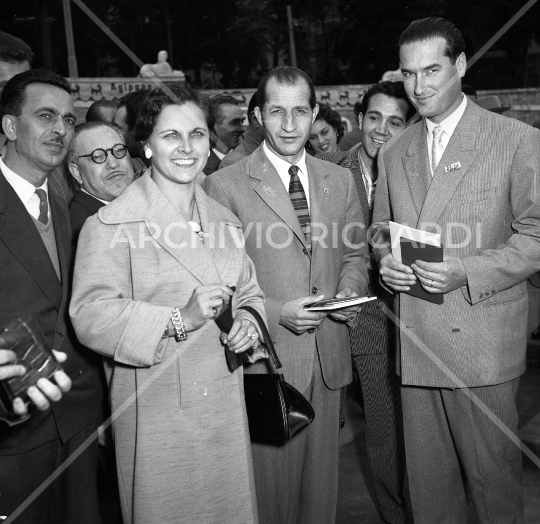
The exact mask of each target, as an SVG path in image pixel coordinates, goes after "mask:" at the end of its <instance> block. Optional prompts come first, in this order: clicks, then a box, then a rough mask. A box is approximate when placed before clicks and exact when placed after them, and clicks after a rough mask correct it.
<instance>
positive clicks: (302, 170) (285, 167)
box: [263, 140, 310, 210]
mask: <svg viewBox="0 0 540 524" xmlns="http://www.w3.org/2000/svg"><path fill="white" fill-rule="evenodd" d="M263 149H264V153H265V155H266V158H268V160H270V162H271V164H272V165H273V166H274V167H275V168H276V171H277V172H278V175H279V178H281V181H282V182H283V185H284V186H285V189H286V190H287V193H288V192H289V184H290V182H291V175H289V168H290V167H291V166H292V165H293V164H289V162H287V161H286V160H283V159H282V158H279V157H278V156H277V155H276V154H275V153H273V152H272V151H270V148H269V147H268V146H267V145H266V140H265V141H264V142H263ZM294 165H295V166H297V167H298V168H299V171H298V178H299V179H300V182H302V186H303V188H304V193H305V194H306V200H307V205H308V210H310V204H309V179H308V172H307V165H306V150H305V149H304V152H303V154H302V157H301V158H300V160H299V161H298V162H297V163H296V164H294Z"/></svg>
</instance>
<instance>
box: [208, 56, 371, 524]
mask: <svg viewBox="0 0 540 524" xmlns="http://www.w3.org/2000/svg"><path fill="white" fill-rule="evenodd" d="M257 97H258V103H259V106H258V107H257V108H256V115H257V119H258V120H259V122H260V123H261V124H262V125H263V126H264V130H265V140H264V142H263V144H262V145H261V146H260V147H259V148H258V149H257V150H256V151H255V152H254V153H253V154H251V155H250V156H248V157H246V158H243V159H242V160H240V161H239V162H237V163H236V164H233V165H232V166H229V167H226V168H224V169H220V170H219V171H218V172H216V173H214V174H213V175H211V176H209V177H208V178H207V179H206V180H205V187H206V189H207V192H208V194H209V195H210V196H211V197H212V198H214V199H216V200H218V201H219V202H220V203H222V204H223V205H225V206H227V207H228V208H229V209H231V210H232V211H233V212H234V213H235V214H236V215H237V216H238V218H239V219H240V221H241V222H242V226H243V228H244V230H245V236H246V251H247V253H248V255H249V256H250V257H251V258H252V260H253V262H254V264H255V268H256V270H257V280H258V282H259V285H260V286H261V288H262V290H263V291H264V293H265V296H266V313H267V317H268V326H269V331H270V334H271V336H272V339H273V340H275V341H277V345H276V351H277V353H278V356H279V358H280V360H281V363H282V364H283V373H284V375H285V377H286V379H287V381H288V382H290V383H291V384H292V385H293V386H294V387H296V388H297V389H298V390H299V391H301V392H302V393H303V394H304V395H305V396H306V397H307V398H308V400H309V401H310V402H311V403H312V405H313V408H314V410H315V420H314V421H313V423H312V424H311V425H310V426H309V427H308V428H307V429H306V430H304V431H303V432H302V433H300V434H299V435H297V436H295V437H294V439H292V440H291V441H288V442H285V443H283V444H282V445H278V444H276V445H272V444H268V443H262V442H257V443H253V446H252V453H253V465H254V472H255V487H256V490H257V501H258V507H259V520H260V522H261V523H264V524H275V523H277V522H279V523H280V524H297V523H301V524H312V523H314V522H324V523H325V524H332V523H333V522H334V521H335V515H336V502H337V483H338V478H337V474H338V435H339V403H340V388H342V387H343V386H345V385H347V384H348V383H349V382H350V381H351V360H350V346H349V335H348V331H347V324H346V323H347V322H348V321H351V320H353V319H354V317H355V316H356V312H357V311H358V309H359V308H358V307H352V308H349V309H342V310H338V311H336V312H333V313H331V314H329V315H328V314H327V312H313V311H308V310H306V309H305V305H306V304H309V303H312V302H315V301H317V300H320V299H321V298H323V297H326V298H333V297H336V296H337V297H338V298H343V297H345V296H355V295H360V296H363V295H365V294H366V291H367V284H368V275H367V267H366V258H367V249H366V247H367V246H366V245H365V244H364V240H365V229H364V227H363V224H362V210H361V207H360V202H359V200H358V196H357V194H356V189H355V187H354V181H353V178H352V176H351V174H350V172H349V171H347V170H346V169H342V168H340V167H338V166H335V165H332V164H330V163H328V162H323V161H321V160H318V159H316V158H313V157H311V156H309V155H306V152H305V149H304V146H305V143H306V141H307V138H308V135H309V131H310V129H311V124H312V123H313V121H314V120H315V116H316V115H317V111H318V106H317V103H316V99H315V90H314V88H313V84H312V82H311V79H310V78H309V76H308V75H306V73H304V72H303V71H301V70H299V69H296V68H294V67H278V68H276V69H273V70H272V71H270V73H268V75H267V76H266V77H265V78H263V80H261V83H260V84H259V89H258V94H257ZM266 371H267V369H266V365H265V363H262V364H260V365H257V364H255V365H254V366H253V367H251V368H248V369H246V372H248V373H250V372H253V373H265V372H266Z"/></svg>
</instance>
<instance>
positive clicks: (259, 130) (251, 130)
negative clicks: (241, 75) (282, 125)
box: [218, 92, 264, 169]
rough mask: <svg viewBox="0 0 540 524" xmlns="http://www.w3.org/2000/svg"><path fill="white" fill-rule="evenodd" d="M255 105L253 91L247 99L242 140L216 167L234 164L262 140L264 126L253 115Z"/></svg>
mask: <svg viewBox="0 0 540 524" xmlns="http://www.w3.org/2000/svg"><path fill="white" fill-rule="evenodd" d="M256 107H257V92H255V93H253V96H252V97H251V99H250V101H249V105H248V109H247V119H248V126H247V129H246V133H245V134H244V140H242V142H241V143H240V144H239V145H237V146H236V147H235V148H234V149H232V150H231V151H229V152H228V153H227V154H226V155H225V158H224V159H223V160H222V161H221V163H220V164H219V167H218V169H222V168H223V167H227V166H232V165H233V164H236V162H238V161H239V160H242V158H244V157H246V156H249V155H251V153H253V152H254V151H255V149H257V148H258V147H259V146H260V145H261V143H262V141H263V140H264V128H263V126H262V124H261V123H260V122H259V121H258V120H257V117H256V116H255V108H256Z"/></svg>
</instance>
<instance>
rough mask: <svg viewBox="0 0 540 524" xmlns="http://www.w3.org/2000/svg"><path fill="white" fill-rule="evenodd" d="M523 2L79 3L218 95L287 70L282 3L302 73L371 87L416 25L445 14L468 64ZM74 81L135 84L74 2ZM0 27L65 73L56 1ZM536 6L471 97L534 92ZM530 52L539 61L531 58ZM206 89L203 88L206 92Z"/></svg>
mask: <svg viewBox="0 0 540 524" xmlns="http://www.w3.org/2000/svg"><path fill="white" fill-rule="evenodd" d="M525 2H526V0H497V1H496V2H494V1H493V0H409V1H407V0H371V1H366V0H196V1H193V0H152V1H141V0H85V3H86V4H87V6H88V7H89V8H90V9H92V11H94V13H95V14H96V15H97V16H98V17H99V18H100V19H101V20H103V21H104V22H105V23H106V24H107V25H108V26H109V28H110V29H111V30H112V31H113V32H114V33H115V34H116V35H117V36H118V37H119V38H120V39H121V40H123V41H124V43H125V44H127V45H128V46H129V47H130V48H131V50H132V51H133V52H134V53H135V54H136V55H137V56H138V57H139V58H140V59H141V60H142V61H143V62H144V63H154V62H155V61H156V55H157V52H158V51H159V50H160V49H167V50H169V61H170V62H171V64H172V65H173V67H174V68H175V69H182V70H184V71H191V72H192V73H191V78H190V80H191V81H193V82H194V83H196V84H199V85H200V84H201V83H202V79H201V76H200V71H201V69H204V70H206V71H211V72H216V73H220V74H221V75H222V78H221V82H222V84H223V86H224V87H227V88H231V87H254V86H255V85H256V84H257V82H258V80H259V79H260V77H261V76H262V75H263V74H264V73H265V72H266V71H267V70H268V69H270V68H272V67H274V66H276V65H278V64H279V63H290V59H289V37H288V28H287V13H286V6H287V4H289V5H291V7H292V11H293V17H294V33H295V40H296V51H297V57H298V66H299V67H301V68H302V69H304V70H305V71H307V72H308V73H309V74H310V75H311V76H312V77H313V79H314V81H315V83H316V84H317V85H332V84H351V83H372V82H376V81H378V80H379V79H380V78H381V76H382V74H383V73H384V72H385V71H387V70H389V69H396V68H397V67H398V65H399V64H398V62H399V60H398V52H397V41H398V38H399V35H400V34H401V32H402V31H403V30H404V29H405V28H406V27H407V25H408V24H409V23H410V22H411V21H412V20H415V19H417V18H423V17H426V16H443V17H445V18H448V19H449V20H452V21H453V22H454V23H455V24H456V25H457V26H458V27H459V29H460V30H461V31H462V32H463V34H464V35H465V38H466V40H467V46H468V51H467V54H468V56H469V57H471V56H472V55H473V54H474V52H475V51H477V50H478V49H479V48H480V47H481V46H482V45H483V44H484V43H485V42H486V41H487V40H488V39H489V38H490V37H491V36H493V34H495V33H496V32H497V31H498V30H499V29H500V28H501V27H502V26H503V25H504V24H505V23H506V22H507V21H508V20H509V19H510V18H511V17H512V16H513V15H514V14H515V13H516V12H517V11H518V10H519V9H520V8H521V7H522V6H523V5H524V4H525ZM72 15H73V24H74V35H75V47H76V53H77V60H78V66H79V75H80V76H89V77H102V76H136V74H137V73H138V67H136V66H135V64H133V63H132V62H131V60H130V59H129V58H128V57H127V56H126V55H124V53H123V52H122V51H121V50H120V49H119V48H118V47H116V45H115V44H114V43H113V42H112V41H111V40H110V39H109V38H108V37H107V36H106V35H105V34H104V33H103V32H102V31H101V30H100V29H99V28H98V27H97V26H96V25H95V24H94V23H93V22H92V21H91V20H90V19H89V18H88V17H87V16H86V15H85V14H84V13H83V12H82V11H81V10H80V9H79V7H78V6H76V5H75V4H73V3H72ZM0 29H1V30H3V31H6V32H8V33H11V34H14V35H16V36H18V37H20V38H22V39H23V40H25V41H26V42H28V43H29V44H30V45H31V46H32V48H33V50H34V52H35V55H36V58H35V61H34V64H33V65H34V67H42V66H43V67H47V68H50V69H53V70H55V71H57V72H59V73H60V74H63V75H67V74H68V71H67V48H66V40H65V29H64V17H63V10H62V0H25V1H19V2H3V3H2V17H1V20H0ZM537 42H540V2H538V3H537V4H536V5H535V6H534V7H533V8H532V9H531V10H530V11H529V12H528V13H527V14H526V15H525V16H524V17H523V18H522V19H521V20H519V21H518V22H517V24H515V25H514V27H513V28H512V29H511V30H510V31H509V32H508V33H507V34H506V35H505V36H504V37H503V38H502V39H501V40H500V41H499V42H498V44H497V45H496V47H495V48H494V51H496V53H494V54H493V53H492V55H493V56H491V57H486V58H484V59H481V60H480V61H479V62H478V63H477V64H476V65H475V66H474V67H473V68H472V69H471V70H470V71H469V72H468V73H467V78H466V83H469V84H471V85H474V86H475V87H476V88H477V89H482V88H484V89H486V88H505V87H508V88H510V87H532V86H540V47H539V46H538V43H537ZM531 46H533V47H532V49H533V50H534V49H536V53H534V52H532V53H531V52H530V50H531ZM204 87H208V86H204Z"/></svg>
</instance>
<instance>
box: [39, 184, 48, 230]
mask: <svg viewBox="0 0 540 524" xmlns="http://www.w3.org/2000/svg"><path fill="white" fill-rule="evenodd" d="M36 195H37V196H38V197H39V217H38V221H39V222H41V223H42V224H43V225H45V226H46V225H47V223H48V222H49V203H48V202H47V193H45V191H43V189H36Z"/></svg>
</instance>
